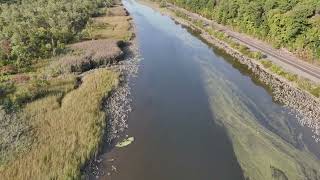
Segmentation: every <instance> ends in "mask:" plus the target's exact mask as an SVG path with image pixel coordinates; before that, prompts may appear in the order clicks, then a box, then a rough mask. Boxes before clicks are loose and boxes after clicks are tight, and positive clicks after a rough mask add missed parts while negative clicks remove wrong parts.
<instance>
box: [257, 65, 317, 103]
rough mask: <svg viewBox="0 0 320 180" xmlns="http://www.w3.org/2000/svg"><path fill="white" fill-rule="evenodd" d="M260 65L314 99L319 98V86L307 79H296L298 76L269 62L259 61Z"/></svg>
mask: <svg viewBox="0 0 320 180" xmlns="http://www.w3.org/2000/svg"><path fill="white" fill-rule="evenodd" d="M260 62H261V64H262V65H263V66H264V67H265V68H267V69H269V70H270V71H271V72H273V73H275V74H277V75H279V76H281V77H284V78H285V79H287V80H289V81H291V82H294V83H295V84H296V85H297V86H298V87H299V88H301V89H303V90H305V91H308V92H309V93H310V94H312V95H314V96H315V97H320V84H316V83H313V82H311V81H310V80H308V79H305V78H301V77H298V75H296V74H293V73H290V72H287V71H285V70H284V69H282V68H281V67H280V66H277V65H275V64H273V63H272V62H271V61H269V60H261V61H260Z"/></svg>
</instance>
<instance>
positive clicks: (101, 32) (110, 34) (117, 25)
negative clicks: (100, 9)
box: [88, 6, 133, 41]
mask: <svg viewBox="0 0 320 180" xmlns="http://www.w3.org/2000/svg"><path fill="white" fill-rule="evenodd" d="M130 21H131V17H130V16H128V15H127V12H126V11H125V10H124V9H123V7H121V6H116V7H113V8H109V9H108V10H107V13H106V15H105V16H102V17H97V18H94V20H93V23H92V24H91V25H90V26H89V27H88V29H89V37H90V38H92V39H109V38H111V39H117V40H125V41H127V40H130V39H131V38H132V36H133V32H132V26H131V23H130Z"/></svg>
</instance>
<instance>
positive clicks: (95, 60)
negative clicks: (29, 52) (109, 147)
mask: <svg viewBox="0 0 320 180" xmlns="http://www.w3.org/2000/svg"><path fill="white" fill-rule="evenodd" d="M105 10H106V11H107V12H106V13H105V15H104V16H102V17H96V18H94V19H92V22H94V23H95V22H98V21H100V20H103V21H105V22H106V23H108V26H104V27H101V28H96V26H92V24H91V25H89V26H88V27H87V32H91V33H93V34H94V36H91V37H90V38H89V39H95V40H90V41H83V42H78V43H76V44H73V45H69V49H68V51H67V52H66V54H64V55H61V56H59V57H53V58H51V59H48V60H34V63H33V64H32V65H31V66H30V67H27V68H20V69H16V68H15V67H5V68H3V67H2V68H0V70H1V72H0V73H1V76H0V77H1V78H0V95H1V96H0V102H1V104H0V120H1V121H0V136H1V138H0V146H1V148H0V177H1V178H0V179H79V178H81V177H80V176H81V172H80V169H81V167H82V166H83V165H84V164H85V162H86V161H87V160H88V159H90V158H91V157H92V156H93V155H94V153H96V151H97V149H98V146H99V144H100V142H101V140H102V136H103V134H104V130H105V128H106V124H107V119H106V113H105V112H104V111H103V107H102V104H103V101H104V100H105V98H107V97H108V95H109V94H110V92H111V91H112V90H114V89H115V88H117V86H118V85H119V83H120V82H119V81H120V80H119V79H120V78H119V77H120V76H121V75H120V73H119V72H118V71H117V70H116V69H115V68H103V67H105V65H110V64H112V63H114V62H115V60H119V58H121V57H122V54H123V52H122V50H121V48H120V47H119V41H121V40H129V39H131V38H132V33H133V32H132V29H131V24H130V17H128V16H127V13H126V11H125V10H124V9H123V8H122V7H121V6H118V5H116V6H115V7H112V8H110V9H105ZM109 18H110V19H109ZM115 18H116V19H115ZM94 23H93V24H94ZM113 23H117V24H113ZM109 25H110V26H112V27H113V28H111V29H108V27H109ZM89 34H90V33H89ZM107 35H108V36H107ZM129 36H130V37H129ZM101 67H102V68H101ZM89 70H90V71H89ZM84 72H85V74H84Z"/></svg>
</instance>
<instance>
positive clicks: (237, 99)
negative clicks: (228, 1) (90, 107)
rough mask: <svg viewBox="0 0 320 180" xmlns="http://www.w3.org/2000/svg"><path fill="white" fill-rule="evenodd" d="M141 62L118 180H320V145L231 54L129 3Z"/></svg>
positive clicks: (114, 161) (115, 164)
mask: <svg viewBox="0 0 320 180" xmlns="http://www.w3.org/2000/svg"><path fill="white" fill-rule="evenodd" d="M123 3H124V5H125V7H126V8H127V9H128V11H129V12H130V14H131V16H132V17H133V20H134V23H135V25H136V31H137V32H136V33H137V41H138V44H139V48H140V54H141V57H142V58H143V60H142V61H141V63H140V67H139V73H138V76H137V78H135V79H133V80H132V82H131V86H132V96H133V104H132V106H133V111H132V112H131V113H130V114H129V119H128V122H129V129H128V130H127V131H126V134H128V135H129V136H133V137H134V138H135V141H134V142H133V143H132V144H130V145H129V146H127V147H124V148H114V149H112V150H111V151H110V152H107V153H105V154H103V157H104V161H103V162H102V167H105V168H106V171H107V172H108V173H105V175H104V176H102V177H100V179H110V180H195V179H196V180H210V179H212V180H213V179H217V180H238V179H239V180H241V179H250V180H264V179H265V180H272V179H279V180H285V179H289V180H301V179H308V178H309V179H310V180H314V179H315V180H317V179H320V161H319V159H318V158H319V157H320V155H319V152H320V147H319V144H317V143H315V142H314V141H312V138H311V135H312V133H310V131H309V130H308V129H306V128H304V127H300V125H299V124H298V123H297V122H298V121H297V119H296V117H295V114H294V113H292V112H291V111H290V109H287V108H285V107H283V106H282V105H280V104H278V103H276V102H274V101H273V99H272V96H271V95H270V93H269V92H268V89H267V88H266V87H264V86H263V85H262V84H260V83H259V82H258V81H257V80H256V79H255V78H254V76H253V75H252V74H251V73H250V72H249V71H248V69H247V68H246V67H244V66H242V65H240V64H238V63H237V62H236V61H235V60H234V59H233V58H232V57H231V56H229V55H227V54H225V53H224V52H223V51H221V50H218V49H216V48H215V47H212V46H210V45H209V44H207V43H206V42H205V41H203V40H201V39H200V38H199V36H198V35H197V34H196V33H194V32H192V31H190V30H189V29H188V28H186V27H183V26H181V25H180V24H178V23H176V22H175V21H173V20H172V19H171V18H170V17H168V16H164V15H161V14H160V13H159V12H157V11H155V10H153V9H151V8H150V7H147V6H145V5H142V4H140V3H138V2H136V1H134V0H124V1H123Z"/></svg>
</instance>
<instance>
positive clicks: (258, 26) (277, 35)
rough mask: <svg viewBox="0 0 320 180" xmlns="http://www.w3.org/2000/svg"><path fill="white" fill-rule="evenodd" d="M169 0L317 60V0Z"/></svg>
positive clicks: (319, 12)
mask: <svg viewBox="0 0 320 180" xmlns="http://www.w3.org/2000/svg"><path fill="white" fill-rule="evenodd" d="M168 1H169V2H171V3H174V4H176V5H178V6H181V7H183V8H186V9H188V10H191V11H193V12H196V13H198V14H201V15H203V16H205V17H207V18H210V19H214V20H216V21H217V22H219V23H221V24H225V25H229V26H232V27H233V28H235V29H236V30H238V31H241V32H245V33H247V34H250V35H253V36H255V37H258V38H260V39H263V40H265V41H268V42H270V43H272V44H273V45H274V46H275V47H276V48H281V47H284V48H287V49H288V50H289V51H291V52H295V53H296V54H298V55H299V56H300V57H302V58H305V59H308V60H314V59H317V61H318V62H319V59H320V1H319V0H168Z"/></svg>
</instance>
